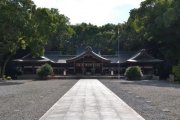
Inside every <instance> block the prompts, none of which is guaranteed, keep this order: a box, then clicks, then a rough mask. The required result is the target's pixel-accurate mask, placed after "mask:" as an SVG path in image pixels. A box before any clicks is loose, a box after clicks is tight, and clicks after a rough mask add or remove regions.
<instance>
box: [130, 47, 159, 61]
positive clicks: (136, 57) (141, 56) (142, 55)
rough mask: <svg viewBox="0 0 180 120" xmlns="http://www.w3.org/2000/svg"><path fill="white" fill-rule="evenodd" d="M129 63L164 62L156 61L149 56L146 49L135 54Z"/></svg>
mask: <svg viewBox="0 0 180 120" xmlns="http://www.w3.org/2000/svg"><path fill="white" fill-rule="evenodd" d="M127 62H147V63H148V62H162V60H160V59H155V58H154V57H152V56H151V55H149V54H148V53H147V52H146V51H145V49H142V50H141V51H140V52H138V53H137V54H135V55H134V56H133V57H131V58H130V59H128V60H127Z"/></svg>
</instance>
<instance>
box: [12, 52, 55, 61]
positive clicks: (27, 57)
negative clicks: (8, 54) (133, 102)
mask: <svg viewBox="0 0 180 120" xmlns="http://www.w3.org/2000/svg"><path fill="white" fill-rule="evenodd" d="M13 61H15V62H52V61H51V60H50V59H48V58H47V57H45V56H41V57H33V56H32V54H30V53H29V54H27V55H25V56H24V57H22V58H20V59H15V60H13Z"/></svg>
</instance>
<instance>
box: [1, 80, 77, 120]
mask: <svg viewBox="0 0 180 120" xmlns="http://www.w3.org/2000/svg"><path fill="white" fill-rule="evenodd" d="M76 82H77V80H48V81H32V80H14V81H7V82H2V81H0V120H39V118H40V117H41V116H42V115H43V114H44V113H45V112H46V111H47V110H48V109H49V108H50V107H51V106H52V105H53V104H54V103H55V102H56V101H57V100H58V99H59V98H60V97H61V96H63V95H64V94H65V93H66V92H67V91H68V90H69V89H70V88H71V87H72V86H73V85H74V84H75V83H76Z"/></svg>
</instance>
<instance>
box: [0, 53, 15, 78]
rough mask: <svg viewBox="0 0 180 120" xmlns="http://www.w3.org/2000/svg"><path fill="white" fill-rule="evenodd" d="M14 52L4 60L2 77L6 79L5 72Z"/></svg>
mask: <svg viewBox="0 0 180 120" xmlns="http://www.w3.org/2000/svg"><path fill="white" fill-rule="evenodd" d="M12 55H13V54H10V55H9V56H8V57H7V59H6V60H5V61H4V64H3V67H2V71H1V76H2V79H3V80H4V79H5V78H4V73H5V70H6V65H7V63H8V62H9V60H10V58H11V57H12Z"/></svg>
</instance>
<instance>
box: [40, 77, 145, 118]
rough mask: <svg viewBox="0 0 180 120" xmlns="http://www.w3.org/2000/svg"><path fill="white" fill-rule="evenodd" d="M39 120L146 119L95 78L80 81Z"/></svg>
mask: <svg viewBox="0 0 180 120" xmlns="http://www.w3.org/2000/svg"><path fill="white" fill-rule="evenodd" d="M40 120H144V118H142V117H141V116H140V115H139V114H138V113H136V112H135V111H134V110H133V109H132V108H131V107H129V106H128V105H127V104H126V103H125V102H124V101H123V100H121V99H120V98H119V97H118V96H116V95H115V94H114V93H113V92H112V91H110V90H109V89H108V88H107V87H105V86H104V85H103V84H102V83H101V82H99V81H98V80H96V79H81V80H79V81H78V82H77V83H76V84H75V85H74V86H73V87H72V88H71V89H70V90H69V91H68V92H67V93H66V94H65V95H64V96H63V97H62V98H60V99H59V100H58V101H57V102H56V103H55V104H54V105H53V106H52V107H51V108H50V109H49V110H48V111H47V112H46V113H45V114H44V115H43V116H42V117H41V118H40Z"/></svg>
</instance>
